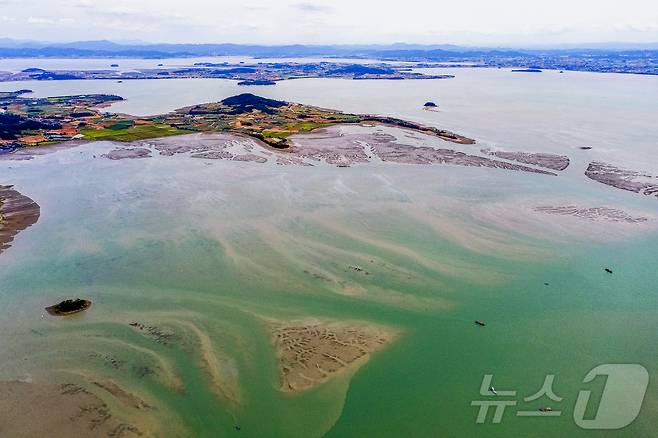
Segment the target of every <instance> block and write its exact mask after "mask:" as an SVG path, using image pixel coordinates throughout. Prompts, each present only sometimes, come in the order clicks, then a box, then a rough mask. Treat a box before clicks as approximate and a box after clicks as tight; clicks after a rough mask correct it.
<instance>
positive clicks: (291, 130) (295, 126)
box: [262, 122, 333, 138]
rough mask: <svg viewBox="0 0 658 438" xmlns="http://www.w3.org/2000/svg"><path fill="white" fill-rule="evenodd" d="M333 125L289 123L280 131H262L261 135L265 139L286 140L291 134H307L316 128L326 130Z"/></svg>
mask: <svg viewBox="0 0 658 438" xmlns="http://www.w3.org/2000/svg"><path fill="white" fill-rule="evenodd" d="M331 125H333V123H314V122H299V123H291V124H289V125H286V126H285V128H283V129H281V130H277V129H265V130H263V131H262V134H263V135H264V136H265V137H271V138H288V137H290V136H291V135H293V134H298V133H300V132H309V131H313V130H314V129H318V128H326V127H327V126H331Z"/></svg>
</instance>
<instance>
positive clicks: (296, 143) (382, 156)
mask: <svg viewBox="0 0 658 438" xmlns="http://www.w3.org/2000/svg"><path fill="white" fill-rule="evenodd" d="M394 132H397V131H394ZM399 132H400V136H399V137H400V138H402V137H403V136H404V134H405V133H406V132H407V131H404V130H402V129H400V130H399ZM290 139H291V141H292V142H293V150H292V151H291V153H292V154H294V155H295V156H297V157H300V158H305V159H308V160H312V161H325V162H327V163H328V164H334V165H338V166H350V165H352V164H357V163H367V162H370V161H373V159H378V160H381V161H384V162H390V163H402V164H452V165H458V166H475V167H490V168H496V169H507V170H517V171H524V172H532V173H541V174H545V175H555V174H554V173H552V172H548V171H545V170H540V169H535V168H532V167H527V166H522V165H519V164H512V163H508V162H506V161H500V160H493V159H491V158H487V157H481V156H477V155H469V154H466V153H464V152H461V151H458V150H454V149H447V148H435V147H431V146H414V145H410V144H404V143H402V142H400V141H399V138H397V137H395V136H393V135H391V134H388V133H384V132H378V131H376V130H375V131H373V132H366V133H350V132H342V130H341V127H340V126H332V127H329V128H323V129H318V130H316V131H314V132H313V133H311V134H299V135H294V136H292V137H290ZM427 141H428V142H432V138H431V137H429V138H428V139H427ZM433 141H434V142H436V141H437V140H436V139H434V140H433Z"/></svg>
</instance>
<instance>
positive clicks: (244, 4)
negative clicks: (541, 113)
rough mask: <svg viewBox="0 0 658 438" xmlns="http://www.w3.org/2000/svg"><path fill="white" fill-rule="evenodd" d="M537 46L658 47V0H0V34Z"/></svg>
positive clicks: (133, 39) (37, 37)
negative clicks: (604, 44) (612, 43)
mask: <svg viewBox="0 0 658 438" xmlns="http://www.w3.org/2000/svg"><path fill="white" fill-rule="evenodd" d="M2 37H4V38H14V39H30V40H38V41H77V40H100V39H109V40H113V41H124V42H136V41H143V42H172V43H223V42H232V43H254V44H268V45H270V44H290V43H295V44H335V43H339V44H372V43H382V44H386V43H394V42H406V43H422V44H463V45H493V46H495V45H506V46H531V45H553V44H563V43H585V42H587V43H589V42H610V41H619V42H658V0H403V1H401V0H396V1H391V0H274V1H272V0H270V1H266V0H230V1H226V0H111V1H107V0H0V38H2Z"/></svg>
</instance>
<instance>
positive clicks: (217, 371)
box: [179, 321, 240, 405]
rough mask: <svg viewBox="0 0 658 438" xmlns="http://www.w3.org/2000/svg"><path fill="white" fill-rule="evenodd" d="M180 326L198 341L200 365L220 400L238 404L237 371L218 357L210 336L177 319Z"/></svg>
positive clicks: (194, 326)
mask: <svg viewBox="0 0 658 438" xmlns="http://www.w3.org/2000/svg"><path fill="white" fill-rule="evenodd" d="M179 324H180V325H181V327H184V328H185V329H187V330H189V331H190V332H191V333H192V334H193V335H194V336H195V337H196V340H197V342H198V347H199V352H198V353H199V356H200V358H201V367H202V368H203V369H204V370H205V371H206V373H207V374H208V376H209V377H210V381H211V389H212V390H213V392H214V393H215V394H216V395H217V396H218V397H220V398H221V399H222V400H224V401H226V402H229V403H231V404H233V405H239V404H240V392H239V388H238V378H237V371H236V370H235V369H232V368H231V367H229V366H228V361H227V360H226V359H225V358H221V359H220V358H219V357H218V356H217V354H216V353H215V347H214V345H213V342H212V340H211V339H210V336H208V334H206V333H205V332H204V331H203V330H201V329H200V328H199V327H198V326H197V325H195V324H193V323H191V322H184V321H179Z"/></svg>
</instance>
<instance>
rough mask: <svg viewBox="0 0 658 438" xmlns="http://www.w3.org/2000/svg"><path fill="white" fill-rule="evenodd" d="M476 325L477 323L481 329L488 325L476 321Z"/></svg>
mask: <svg viewBox="0 0 658 438" xmlns="http://www.w3.org/2000/svg"><path fill="white" fill-rule="evenodd" d="M475 323H476V324H477V325H479V326H480V327H484V326H485V325H487V324H485V323H484V322H483V321H475Z"/></svg>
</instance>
